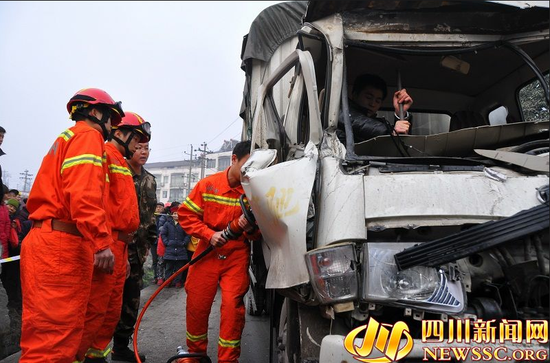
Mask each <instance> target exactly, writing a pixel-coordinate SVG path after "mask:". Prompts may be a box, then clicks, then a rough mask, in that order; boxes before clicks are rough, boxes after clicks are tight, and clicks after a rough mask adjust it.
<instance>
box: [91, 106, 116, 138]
mask: <svg viewBox="0 0 550 363" xmlns="http://www.w3.org/2000/svg"><path fill="white" fill-rule="evenodd" d="M100 111H101V120H100V119H98V118H97V117H95V116H93V115H92V114H91V113H88V114H86V115H85V116H86V118H87V119H89V120H90V121H92V122H95V123H96V124H98V125H99V126H100V127H101V131H102V133H103V140H105V141H107V139H108V138H109V130H107V126H106V125H107V121H108V120H109V117H110V116H111V115H110V113H109V112H108V111H106V110H100Z"/></svg>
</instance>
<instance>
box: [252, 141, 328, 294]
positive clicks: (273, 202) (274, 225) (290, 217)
mask: <svg viewBox="0 0 550 363" xmlns="http://www.w3.org/2000/svg"><path fill="white" fill-rule="evenodd" d="M262 151H263V150H258V151H255V152H253V153H252V155H251V156H250V159H249V160H248V161H247V163H245V165H244V166H243V168H242V170H243V173H244V174H243V178H242V186H243V188H244V191H245V193H246V196H247V198H248V201H249V203H250V206H251V208H252V210H253V211H254V216H255V217H256V221H257V222H258V225H259V226H260V230H261V231H262V236H263V239H264V241H265V242H266V243H267V245H268V247H269V250H270V259H271V260H270V262H269V265H270V269H269V272H268V275H267V281H266V287H267V288H273V289H280V288H287V287H291V286H296V285H299V284H303V283H306V282H308V281H309V276H308V273H307V269H306V265H305V260H304V254H305V252H306V221H307V214H308V207H309V203H310V199H311V190H312V188H313V182H314V180H315V172H316V168H317V159H318V151H317V148H316V147H315V145H314V144H313V143H311V142H310V143H308V145H307V147H306V149H305V155H304V157H303V158H301V159H298V160H292V161H287V162H284V163H279V164H276V165H273V166H271V167H268V168H266V169H253V168H249V167H248V166H249V165H250V164H251V163H255V162H257V161H256V160H257V158H256V157H255V156H254V154H255V153H256V152H259V153H261V152H262ZM264 160H267V158H264Z"/></svg>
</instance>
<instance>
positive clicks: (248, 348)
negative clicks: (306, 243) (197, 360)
mask: <svg viewBox="0 0 550 363" xmlns="http://www.w3.org/2000/svg"><path fill="white" fill-rule="evenodd" d="M156 289H157V286H154V285H152V286H148V287H146V288H145V289H143V290H142V299H141V302H142V306H143V305H144V304H145V302H146V301H147V300H148V299H149V297H150V296H151V295H152V294H153V293H154V292H155V290H156ZM185 296H186V295H185V290H184V289H175V288H166V289H164V290H163V291H161V293H160V294H159V295H158V296H157V298H156V299H155V300H154V301H153V302H152V304H151V305H150V307H149V308H148V310H147V311H146V313H145V315H144V316H143V320H142V322H141V325H140V329H139V333H138V348H139V352H140V353H143V354H145V355H146V356H147V362H149V363H166V361H167V360H168V359H169V358H170V357H172V356H174V355H175V354H176V350H177V347H178V346H179V345H182V346H183V347H184V348H185ZM220 303H221V295H220V292H219V291H218V294H217V295H216V298H215V301H214V305H213V307H212V312H211V314H210V322H209V329H208V341H209V343H208V355H209V356H210V358H211V359H212V362H213V363H216V362H217V342H218V335H219V317H220ZM19 357H20V353H19V352H18V353H15V354H12V355H10V356H9V357H7V358H5V359H3V360H0V363H15V362H18V361H19ZM109 359H110V358H109ZM109 361H110V360H109ZM239 361H240V362H241V363H267V362H269V317H268V316H265V315H264V316H260V317H254V316H250V315H248V314H247V315H246V325H245V329H244V332H243V336H242V341H241V358H240V359H239Z"/></svg>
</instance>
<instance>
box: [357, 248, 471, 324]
mask: <svg viewBox="0 0 550 363" xmlns="http://www.w3.org/2000/svg"><path fill="white" fill-rule="evenodd" d="M413 245H414V243H365V244H363V261H364V263H365V266H363V277H364V278H363V286H362V287H363V293H362V299H363V300H365V301H369V302H370V301H372V302H379V303H385V304H388V305H397V306H406V307H411V308H419V309H423V310H427V311H434V312H442V313H449V314H450V313H455V314H456V313H460V312H462V311H463V310H464V307H465V294H464V290H463V287H462V284H461V283H460V281H451V280H449V279H448V277H447V274H446V273H445V272H444V271H443V270H441V269H436V268H433V267H424V266H415V267H412V268H410V269H407V270H404V271H398V270H397V265H396V264H395V260H394V258H393V256H394V255H395V254H396V253H397V252H401V251H402V250H404V249H405V248H407V247H411V246H413Z"/></svg>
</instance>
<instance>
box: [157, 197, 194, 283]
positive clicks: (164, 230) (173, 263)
mask: <svg viewBox="0 0 550 363" xmlns="http://www.w3.org/2000/svg"><path fill="white" fill-rule="evenodd" d="M170 213H171V216H169V217H168V218H167V220H166V223H164V225H163V226H162V227H161V228H160V234H161V236H162V241H163V242H164V246H165V248H166V250H165V251H164V263H165V264H166V278H169V277H170V276H172V275H173V274H174V273H175V272H176V271H177V270H179V269H180V268H182V267H183V266H184V265H185V264H186V263H187V262H188V261H189V259H188V257H187V245H188V244H189V242H190V241H191V237H190V236H189V235H187V234H186V233H185V232H184V231H183V229H182V228H181V226H180V225H179V223H178V206H171V207H170ZM172 283H173V284H174V286H175V287H176V288H181V287H183V285H184V283H185V280H184V276H183V274H180V275H178V277H176V278H175V279H174V281H173V282H172Z"/></svg>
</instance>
